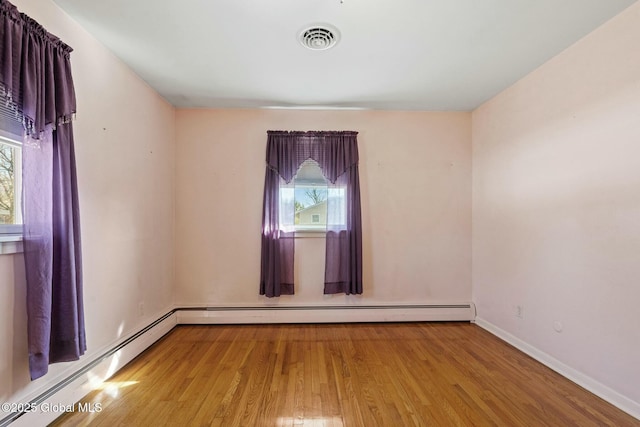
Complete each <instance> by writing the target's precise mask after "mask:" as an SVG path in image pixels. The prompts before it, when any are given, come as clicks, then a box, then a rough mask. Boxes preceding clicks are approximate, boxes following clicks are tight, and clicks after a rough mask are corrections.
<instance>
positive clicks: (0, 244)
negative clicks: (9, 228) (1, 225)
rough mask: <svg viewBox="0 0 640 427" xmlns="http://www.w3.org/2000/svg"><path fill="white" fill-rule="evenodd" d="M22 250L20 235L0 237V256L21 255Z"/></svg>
mask: <svg viewBox="0 0 640 427" xmlns="http://www.w3.org/2000/svg"><path fill="white" fill-rule="evenodd" d="M22 250H23V249H22V235H20V234H4V235H0V255H9V254H18V253H22Z"/></svg>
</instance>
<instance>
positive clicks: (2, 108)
mask: <svg viewBox="0 0 640 427" xmlns="http://www.w3.org/2000/svg"><path fill="white" fill-rule="evenodd" d="M21 138H22V124H21V123H20V122H19V121H18V119H17V118H16V117H15V113H14V112H13V111H11V109H10V108H9V107H7V104H6V102H5V100H4V99H0V234H7V233H20V232H21V228H22V227H21V226H20V225H21V224H22V207H21V197H22V145H21V143H20V142H19V141H20V140H21Z"/></svg>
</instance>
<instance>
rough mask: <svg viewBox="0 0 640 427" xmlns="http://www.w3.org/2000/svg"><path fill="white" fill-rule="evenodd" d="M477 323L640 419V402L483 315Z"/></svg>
mask: <svg viewBox="0 0 640 427" xmlns="http://www.w3.org/2000/svg"><path fill="white" fill-rule="evenodd" d="M475 323H476V325H478V326H480V327H481V328H483V329H485V330H487V331H489V332H490V333H492V334H493V335H495V336H497V337H498V338H500V339H502V340H503V341H506V342H507V343H509V344H511V345H512V346H514V347H516V348H517V349H518V350H520V351H522V352H523V353H526V354H528V355H529V356H531V357H533V358H534V359H536V360H537V361H538V362H540V363H542V364H543V365H545V366H547V367H549V368H551V369H553V370H554V371H556V372H557V373H559V374H560V375H562V376H563V377H565V378H567V379H569V380H571V381H573V382H574V383H576V384H578V385H579V386H581V387H583V388H585V389H587V390H589V391H590V392H591V393H593V394H595V395H596V396H598V397H600V398H602V399H604V400H606V401H607V402H609V403H611V404H612V405H614V406H615V407H617V408H618V409H620V410H622V411H624V412H626V413H627V414H629V415H631V416H632V417H635V418H637V419H639V420H640V403H638V402H634V401H633V400H631V399H629V398H628V397H625V396H623V395H622V394H620V393H618V392H616V391H615V390H612V389H611V388H609V387H607V386H606V385H604V384H602V383H600V382H598V381H596V380H595V379H593V378H591V377H590V376H588V375H585V374H583V373H582V372H580V371H577V370H575V369H573V368H571V367H570V366H567V365H565V364H564V363H562V362H561V361H559V360H558V359H556V358H554V357H553V356H551V355H549V354H547V353H545V352H543V351H541V350H539V349H537V348H536V347H534V346H532V345H530V344H528V343H527V342H525V341H523V340H521V339H520V338H518V337H516V336H514V335H512V334H510V333H509V332H507V331H505V330H503V329H501V328H499V327H497V326H496V325H494V324H492V323H491V322H488V321H486V320H484V319H482V318H481V317H476V319H475Z"/></svg>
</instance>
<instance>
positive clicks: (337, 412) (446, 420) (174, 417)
mask: <svg viewBox="0 0 640 427" xmlns="http://www.w3.org/2000/svg"><path fill="white" fill-rule="evenodd" d="M82 402H84V403H94V404H95V403H100V404H101V405H102V411H101V412H99V413H82V412H74V413H69V414H66V415H64V416H63V417H61V418H59V419H58V420H56V422H55V423H54V424H53V425H56V426H75V425H92V426H109V427H111V426H120V425H122V426H124V425H126V426H147V425H148V426H151V425H153V426H160V425H167V426H182V425H188V426H201V425H202V426H209V425H214V426H299V425H304V426H347V427H350V426H365V427H370V426H427V425H428V426H485V425H486V426H494V425H495V426H605V425H609V426H640V421H638V420H636V419H635V418H633V417H631V416H629V415H627V414H625V413H624V412H622V411H620V410H618V409H617V408H615V407H613V406H612V405H610V404H608V403H607V402H605V401H603V400H601V399H600V398H598V397H596V396H594V395H593V394H591V393H589V392H587V391H586V390H584V389H582V388H581V387H579V386H577V385H575V384H574V383H572V382H570V381H569V380H567V379H565V378H563V377H562V376H560V375H559V374H557V373H555V372H553V371H551V370H550V369H548V368H546V367H545V366H543V365H541V364H539V363H538V362H536V361H534V360H533V359H531V358H529V357H528V356H526V355H524V354H523V353H521V352H519V351H518V350H516V349H515V348H513V347H511V346H509V345H508V344H506V343H504V342H503V341H501V340H499V339H498V338H496V337H494V336H493V335H491V334H490V333H488V332H486V331H484V330H483V329H481V328H480V327H478V326H475V325H473V324H469V323H385V324H328V325H327V324H322V325H248V326H246V325H235V326H179V327H177V328H175V329H174V330H173V331H172V332H171V333H169V334H168V335H167V336H166V337H165V338H163V339H162V340H161V341H159V342H158V343H156V344H154V345H153V346H152V347H151V348H150V349H148V350H147V351H146V352H145V353H143V354H142V355H140V356H139V357H138V358H136V359H135V360H134V361H132V362H131V363H130V364H129V365H127V366H126V367H125V368H124V369H122V370H121V371H120V372H119V373H117V374H116V375H115V376H114V377H113V378H111V379H110V380H109V381H108V383H107V384H105V386H104V387H103V389H101V390H97V391H94V392H92V393H91V394H89V395H88V396H87V397H86V398H85V399H83V401H82Z"/></svg>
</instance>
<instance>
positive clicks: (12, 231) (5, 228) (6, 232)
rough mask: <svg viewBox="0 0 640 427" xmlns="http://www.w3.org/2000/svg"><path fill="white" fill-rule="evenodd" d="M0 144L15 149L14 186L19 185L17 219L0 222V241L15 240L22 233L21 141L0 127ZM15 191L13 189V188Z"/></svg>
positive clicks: (19, 238)
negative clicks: (10, 221)
mask: <svg viewBox="0 0 640 427" xmlns="http://www.w3.org/2000/svg"><path fill="white" fill-rule="evenodd" d="M0 144H2V145H5V146H9V147H13V148H14V149H16V151H15V152H14V153H15V157H14V162H15V163H14V168H15V169H14V186H15V187H16V188H18V187H19V191H17V192H16V193H15V194H16V195H17V197H16V211H17V212H16V213H17V215H18V221H19V222H16V223H15V224H0V240H1V241H16V240H21V237H22V234H23V223H22V211H21V206H22V143H21V142H20V141H18V140H16V139H15V136H14V135H12V134H11V133H8V132H6V131H4V130H3V129H0ZM14 191H15V190H14Z"/></svg>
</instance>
